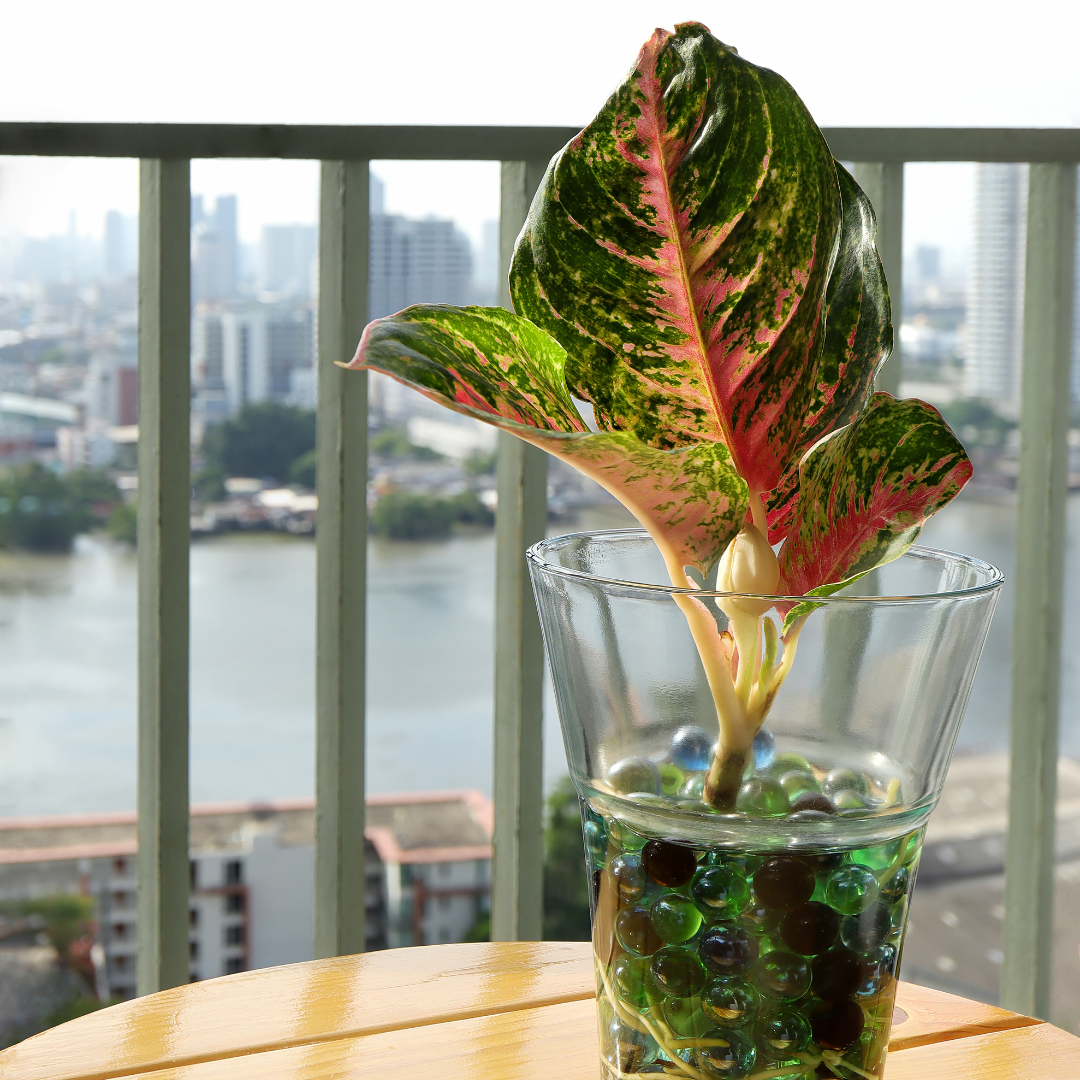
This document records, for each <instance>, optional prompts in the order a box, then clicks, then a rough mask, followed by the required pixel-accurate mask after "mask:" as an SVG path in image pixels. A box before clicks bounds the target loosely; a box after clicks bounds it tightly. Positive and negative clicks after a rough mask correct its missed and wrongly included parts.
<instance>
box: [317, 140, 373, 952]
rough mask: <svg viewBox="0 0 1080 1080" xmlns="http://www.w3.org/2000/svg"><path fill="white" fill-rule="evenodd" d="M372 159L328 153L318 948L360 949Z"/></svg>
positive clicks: (322, 296)
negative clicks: (362, 362) (365, 351)
mask: <svg viewBox="0 0 1080 1080" xmlns="http://www.w3.org/2000/svg"><path fill="white" fill-rule="evenodd" d="M368 186H369V184H368V163H367V161H344V162H342V161H324V162H323V164H322V180H321V198H320V211H319V331H318V332H319V348H318V379H319V413H318V451H317V467H318V472H317V482H318V493H319V516H318V526H317V533H316V549H317V555H318V583H317V590H318V604H317V615H316V641H317V644H316V661H315V663H316V685H315V697H316V706H315V712H316V778H315V791H316V822H315V956H316V957H320V958H321V957H328V956H340V955H344V954H346V953H356V952H362V951H363V949H364V882H365V873H364V704H365V702H364V696H365V655H364V650H365V629H366V628H365V620H366V589H367V373H366V372H359V371H352V372H348V373H346V372H345V371H343V370H342V369H341V368H340V367H337V366H336V362H338V361H342V362H343V361H347V360H350V359H351V358H352V355H353V352H354V350H355V349H356V345H357V343H358V342H359V340H360V334H361V332H362V331H363V328H364V323H365V322H366V319H367V302H368V226H369V213H368Z"/></svg>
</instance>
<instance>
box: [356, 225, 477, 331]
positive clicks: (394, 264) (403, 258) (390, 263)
mask: <svg viewBox="0 0 1080 1080" xmlns="http://www.w3.org/2000/svg"><path fill="white" fill-rule="evenodd" d="M370 236H371V263H370V278H369V284H368V290H369V291H368V298H369V299H368V318H370V319H380V318H382V317H383V316H385V315H390V314H392V313H393V312H395V311H400V310H401V309H402V308H404V307H408V306H409V305H410V304H455V305H463V304H468V303H470V302H471V301H472V299H473V295H472V271H473V260H472V249H471V245H470V244H469V239H468V237H467V236H465V235H464V234H463V233H462V232H460V231H459V230H458V229H457V228H456V227H455V225H454V223H453V222H452V221H444V220H440V219H437V218H427V219H425V220H423V221H413V220H411V219H409V218H405V217H401V216H399V215H397V214H372V216H371V233H370Z"/></svg>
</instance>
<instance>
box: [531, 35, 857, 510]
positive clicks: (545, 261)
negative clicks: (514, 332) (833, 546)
mask: <svg viewBox="0 0 1080 1080" xmlns="http://www.w3.org/2000/svg"><path fill="white" fill-rule="evenodd" d="M840 221H841V201H840V190H839V187H838V185H837V179H836V171H835V168H834V164H833V159H832V155H831V154H830V153H829V150H828V147H827V146H826V145H825V141H824V139H823V138H822V136H821V133H820V132H819V131H818V129H817V127H816V125H815V124H814V122H813V120H812V118H811V117H810V114H809V113H808V112H807V110H806V107H805V106H804V105H803V103H802V101H801V100H800V99H799V97H798V95H797V94H796V93H795V91H794V90H792V88H791V87H790V86H789V85H788V84H787V83H786V82H785V81H784V80H783V79H781V78H780V77H779V76H778V75H776V74H775V73H774V72H771V71H768V70H767V69H765V68H759V67H756V66H755V65H753V64H750V63H748V62H747V61H745V60H743V59H742V58H741V57H739V56H738V54H737V53H736V52H735V51H734V50H732V49H730V48H728V47H727V46H726V45H724V44H723V43H722V42H720V41H718V40H717V39H716V38H714V37H713V36H712V35H711V34H710V33H709V32H708V30H706V29H705V27H703V26H701V25H700V24H698V23H687V24H683V25H681V26H678V27H676V30H675V33H674V34H672V33H669V32H668V31H664V30H657V31H656V33H655V34H654V35H653V37H652V38H651V39H650V40H649V41H648V42H647V43H646V45H645V46H644V48H643V49H642V51H641V54H640V56H639V57H638V61H637V64H636V65H635V67H634V69H633V70H632V71H631V72H630V74H629V75H628V76H627V78H626V80H625V81H624V82H623V84H622V85H621V86H619V88H618V89H617V90H616V91H615V92H614V94H613V95H612V96H611V98H610V99H609V100H608V102H607V104H606V105H605V106H604V108H603V109H602V110H601V111H600V113H599V114H598V116H597V117H596V119H595V120H594V121H593V122H592V123H591V124H590V125H589V126H588V127H587V128H586V129H585V130H584V131H583V132H582V133H581V134H580V135H578V136H577V137H576V138H575V139H573V140H572V141H571V142H570V143H569V144H568V145H567V146H566V147H565V148H564V149H563V150H562V151H561V152H560V153H559V154H558V155H557V156H556V157H555V158H554V159H553V161H552V163H551V165H550V166H549V168H548V171H547V174H546V176H545V178H544V181H543V183H542V185H541V188H540V190H539V191H538V193H537V196H536V198H535V199H534V201H533V205H532V209H531V210H530V214H529V218H528V220H527V222H526V225H525V228H524V230H523V231H522V235H521V237H520V238H519V240H518V244H517V248H516V250H515V254H514V261H513V265H512V268H511V293H512V295H513V299H514V306H515V308H516V309H517V310H518V311H519V312H520V313H521V314H523V315H525V316H527V317H528V318H529V319H531V320H532V321H533V322H534V323H536V324H537V325H538V326H539V327H541V328H542V329H544V330H546V331H547V332H548V333H550V334H551V335H552V336H553V337H554V338H556V339H557V340H558V341H559V342H560V343H561V344H562V345H563V346H564V348H566V350H567V352H568V354H569V359H568V361H567V381H568V385H569V387H570V389H571V390H572V391H573V393H575V394H577V395H578V396H579V397H582V398H584V399H586V400H588V401H591V402H592V404H593V406H594V409H595V413H596V417H597V422H598V424H599V425H600V426H601V427H602V428H604V429H606V430H609V431H626V432H630V433H633V434H634V435H636V436H637V437H638V438H639V439H641V440H642V441H643V442H646V443H648V444H650V445H652V446H655V447H658V448H660V449H666V448H668V447H678V446H683V445H687V444H690V443H697V442H703V441H709V442H719V443H723V444H724V445H725V446H727V447H728V449H729V450H730V451H731V454H732V459H733V461H734V463H735V467H736V468H737V470H738V472H739V474H740V475H741V476H742V477H743V478H744V479H745V480H746V481H747V482H748V483H749V485H750V487H752V488H754V489H755V490H758V491H769V490H771V489H772V488H774V487H775V486H776V484H777V482H778V481H779V479H780V477H781V474H782V473H783V472H784V470H785V468H786V467H787V465H788V463H789V462H790V460H791V459H792V456H793V454H794V453H795V451H796V448H797V447H798V446H799V444H800V442H801V441H802V439H803V438H804V434H805V430H804V429H805V424H804V417H805V416H806V414H807V412H808V410H809V409H811V408H812V407H813V406H814V403H815V401H816V397H815V393H816V391H815V377H816V373H817V372H818V357H819V354H820V352H821V345H822V340H823V336H824V322H823V317H822V315H823V311H822V309H823V303H824V300H825V293H826V286H827V284H828V281H829V276H830V273H831V271H832V267H833V262H834V259H835V254H836V246H837V241H838V238H839V232H840ZM822 407H824V406H822Z"/></svg>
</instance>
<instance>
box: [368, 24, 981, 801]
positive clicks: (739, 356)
mask: <svg viewBox="0 0 1080 1080" xmlns="http://www.w3.org/2000/svg"><path fill="white" fill-rule="evenodd" d="M875 232H876V224H875V220H874V214H873V210H872V208H871V206H870V203H869V201H868V199H867V198H866V196H865V195H864V194H863V192H862V191H861V190H860V188H859V186H858V185H857V184H856V183H855V181H854V179H853V178H852V177H851V176H850V175H849V174H848V173H847V171H846V170H845V169H844V168H843V167H842V166H841V165H840V164H839V163H838V162H836V161H835V160H834V159H833V156H832V154H831V153H830V152H829V148H828V146H827V145H826V143H825V140H824V138H823V137H822V135H821V132H820V131H819V130H818V128H817V126H816V125H815V123H814V121H813V119H812V118H811V116H810V114H809V112H808V111H807V109H806V107H805V106H804V105H803V103H802V101H801V100H800V99H799V97H798V95H797V94H796V93H795V91H794V90H793V89H792V88H791V87H790V86H789V85H788V84H787V83H786V82H785V81H784V80H783V79H782V78H780V76H778V75H776V74H775V73H773V72H771V71H768V70H766V69H764V68H760V67H756V66H755V65H753V64H751V63H748V62H747V61H746V60H744V59H742V58H741V57H740V56H739V55H738V54H737V52H736V51H735V50H734V49H732V48H730V47H728V46H726V45H724V44H723V43H722V42H720V41H718V40H717V39H716V38H715V37H713V36H712V35H711V34H710V33H709V31H708V30H707V29H706V28H705V27H704V26H702V25H700V24H699V23H685V24H683V25H680V26H677V27H676V28H675V31H674V33H670V32H668V31H665V30H657V31H656V32H655V33H654V34H653V36H652V37H651V38H650V40H649V41H648V42H647V43H646V44H645V46H644V47H643V48H642V50H641V53H640V55H639V56H638V59H637V62H636V64H635V65H634V67H633V69H632V70H631V71H630V73H629V74H628V75H627V77H626V78H625V80H624V81H623V82H622V83H621V85H620V86H619V87H618V88H617V89H616V90H615V92H614V93H613V94H612V95H611V97H610V98H609V99H608V101H607V102H606V104H605V105H604V107H603V108H602V109H601V110H600V112H599V113H598V114H597V116H596V118H595V119H594V120H593V121H592V123H591V124H589V126H588V127H587V128H585V130H584V131H582V132H581V133H580V134H579V135H578V136H576V137H575V138H574V139H573V140H571V142H570V143H569V144H567V146H565V147H564V148H563V149H562V150H561V151H560V152H559V153H558V154H556V156H555V157H554V158H553V159H552V161H551V163H550V165H549V166H548V169H547V172H546V175H545V176H544V179H543V181H542V183H541V185H540V187H539V190H538V191H537V193H536V197H535V198H534V200H533V203H532V207H531V209H530V211H529V215H528V219H527V221H526V223H525V226H524V228H523V230H522V232H521V235H520V237H519V238H518V241H517V245H516V247H515V251H514V258H513V262H512V265H511V268H510V292H511V296H512V298H513V303H514V308H515V311H516V314H513V313H510V312H508V311H505V310H503V309H501V308H482V307H469V308H453V307H445V306H436V305H421V306H416V307H411V308H407V309H406V310H404V311H402V312H399V313H398V314H396V315H392V316H390V317H388V318H385V319H379V320H376V321H375V322H373V323H371V324H370V325H369V326H368V327H367V328H366V330H365V331H364V335H363V338H362V340H361V342H360V346H359V349H358V350H357V354H356V357H355V359H354V360H353V361H352V363H351V364H350V365H349V366H350V367H353V368H371V369H374V370H377V371H381V372H383V373H385V374H387V375H390V376H392V377H393V378H395V379H398V380H400V381H401V382H403V383H405V384H407V385H409V386H411V387H413V388H415V389H417V390H419V391H420V392H421V393H423V394H425V395H426V396H427V397H429V398H431V399H433V400H435V401H438V402H441V403H442V404H444V405H446V406H448V407H449V408H452V409H455V410H457V411H458V412H461V413H465V414H467V415H470V416H474V417H478V418H479V419H481V420H485V421H488V422H490V423H492V424H494V425H496V426H497V427H499V428H501V429H503V430H504V431H508V432H511V433H513V434H514V435H517V436H519V437H520V438H522V439H525V440H526V441H528V442H530V443H532V444H534V445H536V446H539V447H541V448H543V449H544V450H546V451H547V452H549V453H551V454H554V455H555V456H556V457H560V458H562V459H563V460H565V461H567V462H569V463H570V464H571V465H573V466H574V467H576V468H577V469H580V470H581V471H582V472H583V473H585V474H586V475H588V476H590V477H592V478H593V479H594V480H596V481H597V482H598V483H599V484H600V485H601V486H603V487H604V488H606V489H607V490H608V491H609V492H611V494H613V495H614V496H615V497H616V498H618V499H619V500H620V501H621V502H622V503H623V504H624V505H625V506H626V507H627V508H628V509H629V510H630V511H631V513H633V514H634V516H635V517H636V518H637V519H638V521H640V522H641V524H642V525H643V526H644V527H645V529H647V530H648V532H649V535H650V536H651V537H652V538H653V540H654V541H655V542H656V545H657V547H658V548H659V549H660V552H661V554H662V555H663V558H664V562H665V565H666V567H667V572H668V574H669V576H670V579H671V583H672V585H673V586H676V591H675V593H674V594H673V596H674V600H675V602H676V603H677V604H678V605H679V607H680V608H681V609H682V611H683V612H684V614H685V616H686V619H687V621H688V623H689V626H690V630H691V632H692V635H693V639H694V642H695V644H696V646H697V650H698V652H699V654H700V656H701V660H702V664H703V666H704V669H705V674H706V677H707V679H708V682H709V687H710V690H711V693H712V696H713V700H714V703H715V705H716V713H717V718H718V724H719V737H718V741H717V746H716V751H715V753H714V756H713V760H712V763H711V767H710V770H709V773H708V776H707V779H706V782H705V789H704V794H703V799H704V801H705V802H706V803H707V804H709V805H711V806H714V807H719V808H728V807H730V806H731V805H732V804H733V803H734V800H735V795H736V793H737V791H738V787H739V784H740V781H741V778H742V775H743V772H744V769H745V766H746V764H747V760H748V755H749V753H750V750H751V747H752V743H753V739H754V736H755V734H756V733H757V731H758V730H759V728H760V727H761V724H762V722H763V721H764V719H765V717H766V715H767V714H768V711H769V708H770V706H771V705H772V702H773V699H774V698H775V696H776V693H777V690H778V689H779V687H780V685H781V683H782V682H783V680H784V677H785V675H786V674H787V672H788V671H789V670H790V667H791V664H792V661H793V659H794V656H795V647H796V643H797V641H798V637H799V632H800V630H801V628H802V626H803V623H804V621H805V619H806V618H807V616H808V615H809V614H810V612H811V611H812V610H813V608H814V606H815V604H814V599H813V598H814V597H822V596H826V595H829V594H830V593H833V592H836V591H837V590H839V589H841V588H843V587H844V586H845V585H847V584H849V583H851V582H852V581H854V580H855V579H857V578H858V577H860V576H861V575H863V574H865V573H867V572H869V571H870V570H872V569H873V568H874V567H875V566H880V565H882V564H883V563H886V562H888V561H890V560H892V559H895V558H898V557H899V556H900V555H902V554H903V553H904V551H906V550H907V548H908V547H910V546H911V544H912V543H913V542H914V540H915V538H916V536H917V535H918V533H919V530H920V527H921V526H922V524H923V522H925V520H926V519H927V518H928V517H929V516H930V515H931V514H932V513H934V511H936V510H938V509H939V508H940V507H941V506H943V505H944V504H945V503H947V502H948V501H949V500H950V499H951V498H952V497H953V496H954V495H956V494H957V492H958V491H959V490H960V489H961V487H963V485H964V484H965V483H966V482H967V480H968V478H969V477H970V475H971V471H972V470H971V465H970V463H969V461H968V459H967V456H966V454H965V453H964V449H963V447H962V446H961V444H960V442H959V441H958V440H957V439H956V437H955V436H954V435H953V433H952V432H951V431H950V430H949V428H948V426H947V425H946V424H945V422H944V420H943V419H942V418H941V416H940V414H939V413H938V412H937V411H936V410H935V409H934V408H933V407H932V406H930V405H928V404H926V403H925V402H922V401H917V400H897V399H895V398H893V397H891V396H890V395H889V394H886V393H875V392H873V382H874V376H875V373H876V372H877V370H878V369H879V368H880V366H881V365H882V364H883V363H885V361H886V360H887V359H888V356H889V352H890V350H891V347H892V338H893V331H892V324H891V317H890V307H889V294H888V288H887V285H886V281H885V277H884V273H883V271H882V267H881V262H880V259H879V258H878V254H877V251H876V248H875V243H874V241H875ZM575 397H576V398H578V399H580V400H582V401H585V402H589V403H591V405H592V409H593V415H594V416H595V422H596V426H597V427H598V429H599V430H598V431H592V430H591V429H590V428H589V427H587V426H586V424H585V423H584V421H583V420H582V418H581V414H580V413H579V411H578V408H577V406H576V405H575V402H574V398H575ZM777 545H779V548H778V551H779V554H778V555H777V554H776V550H777ZM717 564H719V566H718V567H717ZM714 568H717V569H718V577H717V590H718V593H719V594H721V595H717V596H715V597H714V596H712V595H696V594H700V593H701V589H700V584H701V582H703V581H704V580H705V579H706V578H707V576H708V575H709V574H710V572H711V571H712V570H713V569H714ZM688 570H692V571H694V572H695V574H694V575H693V576H691V575H688ZM724 594H726V595H724ZM713 603H715V604H717V605H718V606H719V607H720V609H721V610H722V611H723V612H724V614H725V615H726V617H727V629H726V630H724V631H721V630H720V629H719V626H718V623H717V620H716V618H715V617H714V614H713V611H712V610H711V609H710V605H711V604H713ZM774 609H775V611H776V612H777V615H778V618H777V619H776V621H774V620H773V619H772V618H769V617H767V612H769V611H772V610H774Z"/></svg>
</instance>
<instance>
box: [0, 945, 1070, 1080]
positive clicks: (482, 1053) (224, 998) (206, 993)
mask: <svg viewBox="0 0 1080 1080" xmlns="http://www.w3.org/2000/svg"><path fill="white" fill-rule="evenodd" d="M593 999H594V983H593V970H592V961H591V954H590V947H589V945H588V944H587V943H577V942H546V943H539V944H536V943H518V944H503V945H487V944H485V945H439V946H429V947H426V948H419V949H396V950H389V951H386V952H378V953H368V954H364V955H360V956H348V957H339V958H337V959H334V960H322V961H315V962H313V963H310V964H294V965H290V966H289V967H282V968H270V969H265V970H262V971H251V972H245V973H243V974H241V975H231V976H229V977H227V978H223V979H214V980H211V981H208V982H203V983H193V984H191V985H189V986H183V987H178V988H176V989H175V990H167V991H165V992H164V993H161V994H155V995H153V996H152V997H147V998H141V999H139V1000H137V1001H131V1002H126V1003H125V1004H123V1005H117V1006H114V1007H113V1008H111V1009H104V1010H102V1011H101V1012H98V1013H93V1014H91V1015H90V1016H85V1017H82V1018H81V1019H79V1020H73V1021H72V1022H71V1023H68V1024H64V1025H62V1026H61V1027H58V1028H53V1029H52V1030H50V1031H46V1032H43V1033H42V1034H41V1035H37V1036H35V1037H34V1038H32V1039H28V1040H26V1042H23V1043H20V1044H19V1045H18V1046H13V1047H11V1048H10V1049H8V1050H5V1051H3V1052H0V1080H111V1078H116V1077H147V1078H149V1077H153V1080H254V1078H256V1077H258V1078H260V1080H263V1078H265V1080H316V1078H323V1077H334V1078H341V1080H354V1078H369V1077H370V1078H372V1080H373V1078H375V1077H387V1076H392V1075H396V1074H398V1073H399V1072H400V1074H401V1075H418V1076H424V1075H431V1076H438V1077H439V1080H466V1078H468V1080H529V1078H533V1077H535V1078H537V1080H539V1078H540V1077H544V1078H545V1080H546V1078H549V1077H554V1076H557V1077H559V1080H599V1076H600V1070H599V1067H598V1063H597V1057H598V1048H597V1035H596V1020H595V1007H594V1000H593ZM896 1005H897V1013H896V1016H895V1019H894V1026H893V1033H892V1038H891V1040H890V1044H889V1046H890V1055H889V1061H888V1066H887V1069H886V1078H887V1080H916V1078H918V1080H926V1078H928V1077H939V1076H940V1077H947V1078H948V1080H967V1078H971V1080H1014V1078H1016V1080H1020V1078H1021V1077H1023V1078H1024V1080H1029V1078H1031V1077H1038V1080H1080V1039H1077V1038H1074V1037H1073V1036H1071V1035H1068V1034H1066V1033H1065V1032H1063V1031H1060V1030H1059V1029H1057V1028H1054V1027H1051V1026H1050V1025H1048V1024H1043V1023H1041V1022H1040V1021H1038V1020H1032V1019H1030V1018H1029V1017H1024V1016H1018V1015H1017V1014H1015V1013H1010V1012H1007V1011H1005V1010H1004V1009H998V1008H995V1007H993V1006H990V1005H983V1004H980V1003H979V1002H974V1001H967V1000H965V999H963V998H958V997H953V996H951V995H949V994H942V993H940V992H938V991H935V990H927V989H926V988H924V987H919V986H913V985H911V984H908V983H901V985H900V989H899V991H898V993H897V1000H896Z"/></svg>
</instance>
